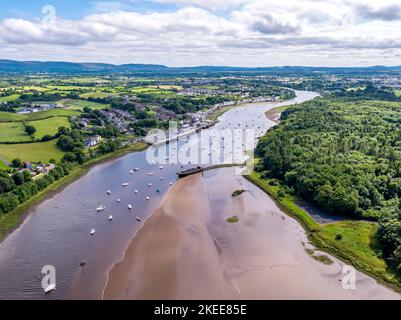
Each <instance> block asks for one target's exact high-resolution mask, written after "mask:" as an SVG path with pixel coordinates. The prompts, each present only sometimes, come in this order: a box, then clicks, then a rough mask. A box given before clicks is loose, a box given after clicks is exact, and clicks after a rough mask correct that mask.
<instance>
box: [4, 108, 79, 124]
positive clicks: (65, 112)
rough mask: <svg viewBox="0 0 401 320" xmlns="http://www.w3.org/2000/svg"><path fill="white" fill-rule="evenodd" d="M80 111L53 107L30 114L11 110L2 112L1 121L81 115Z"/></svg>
mask: <svg viewBox="0 0 401 320" xmlns="http://www.w3.org/2000/svg"><path fill="white" fill-rule="evenodd" d="M79 114H80V112H78V111H75V110H69V109H51V110H46V111H40V112H32V113H28V114H16V113H10V112H0V122H12V121H20V122H22V121H33V120H40V119H46V118H50V117H70V116H79Z"/></svg>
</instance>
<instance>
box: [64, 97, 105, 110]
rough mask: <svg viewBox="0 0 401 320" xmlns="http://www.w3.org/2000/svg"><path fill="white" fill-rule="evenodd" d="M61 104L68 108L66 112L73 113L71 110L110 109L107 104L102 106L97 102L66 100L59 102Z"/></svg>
mask: <svg viewBox="0 0 401 320" xmlns="http://www.w3.org/2000/svg"><path fill="white" fill-rule="evenodd" d="M60 103H61V104H63V105H65V106H66V107H68V110H66V111H73V110H76V111H78V110H82V109H83V108H85V107H88V108H91V109H92V110H101V109H108V108H109V107H110V105H109V104H103V103H98V102H92V101H86V100H71V99H66V100H62V101H60Z"/></svg>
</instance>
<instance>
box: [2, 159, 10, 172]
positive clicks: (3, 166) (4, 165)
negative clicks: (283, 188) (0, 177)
mask: <svg viewBox="0 0 401 320" xmlns="http://www.w3.org/2000/svg"><path fill="white" fill-rule="evenodd" d="M7 169H8V166H7V165H6V164H5V163H4V162H3V161H1V160H0V170H4V171H6V170H7Z"/></svg>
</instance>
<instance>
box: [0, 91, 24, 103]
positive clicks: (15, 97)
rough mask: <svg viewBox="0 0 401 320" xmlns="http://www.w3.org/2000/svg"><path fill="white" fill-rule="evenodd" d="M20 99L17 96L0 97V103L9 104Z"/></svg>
mask: <svg viewBox="0 0 401 320" xmlns="http://www.w3.org/2000/svg"><path fill="white" fill-rule="evenodd" d="M19 97H20V95H19V94H17V93H16V94H12V95H10V96H5V97H0V102H9V101H15V100H17V99H18V98H19Z"/></svg>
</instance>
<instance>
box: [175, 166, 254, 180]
mask: <svg viewBox="0 0 401 320" xmlns="http://www.w3.org/2000/svg"><path fill="white" fill-rule="evenodd" d="M245 165H246V162H244V163H221V164H216V165H213V166H208V167H200V166H198V167H196V168H190V169H187V170H183V171H179V172H177V175H178V178H185V177H187V176H190V175H193V174H196V173H200V172H204V171H209V170H214V169H219V168H230V167H241V166H245Z"/></svg>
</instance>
